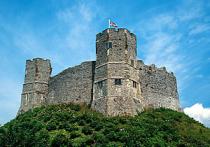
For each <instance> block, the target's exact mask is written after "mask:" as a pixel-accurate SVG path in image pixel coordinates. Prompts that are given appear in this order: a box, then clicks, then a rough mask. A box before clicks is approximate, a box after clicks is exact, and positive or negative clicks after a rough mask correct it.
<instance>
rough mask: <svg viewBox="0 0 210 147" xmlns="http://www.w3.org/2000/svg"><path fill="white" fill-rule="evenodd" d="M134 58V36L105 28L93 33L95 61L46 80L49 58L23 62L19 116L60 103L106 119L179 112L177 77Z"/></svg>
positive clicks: (48, 74)
mask: <svg viewBox="0 0 210 147" xmlns="http://www.w3.org/2000/svg"><path fill="white" fill-rule="evenodd" d="M136 55H137V47H136V36H135V35H134V34H133V33H131V32H130V31H128V30H127V29H122V28H119V29H114V28H109V29H106V30H104V31H103V32H101V33H99V34H97V35H96V61H87V62H83V63H82V64H80V65H78V66H75V67H70V68H68V69H65V70H64V71H62V72H61V73H59V74H57V75H55V76H53V77H51V76H50V75H51V71H52V69H51V64H50V61H49V60H44V59H41V58H35V59H33V60H27V61H26V74H25V81H24V85H23V91H22V96H21V106H20V109H19V112H18V113H22V112H25V111H27V110H29V109H33V108H34V107H38V106H41V105H47V104H60V103H78V104H81V103H85V104H87V105H89V106H91V108H92V109H94V110H96V111H99V112H101V113H103V114H106V115H109V116H117V115H135V114H137V113H138V112H142V111H143V110H144V109H146V108H159V107H165V108H170V109H173V110H177V111H178V110H179V109H180V106H179V97H178V92H177V84H176V77H175V76H174V75H173V73H169V72H167V71H166V68H165V67H163V68H157V67H155V65H145V64H144V63H143V61H141V60H137V59H136Z"/></svg>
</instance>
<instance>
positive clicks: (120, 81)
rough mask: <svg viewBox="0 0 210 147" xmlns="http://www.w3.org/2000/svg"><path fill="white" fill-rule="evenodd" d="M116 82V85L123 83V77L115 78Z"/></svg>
mask: <svg viewBox="0 0 210 147" xmlns="http://www.w3.org/2000/svg"><path fill="white" fill-rule="evenodd" d="M114 84H115V85H122V79H115V80H114Z"/></svg>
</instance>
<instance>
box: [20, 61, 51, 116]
mask: <svg viewBox="0 0 210 147" xmlns="http://www.w3.org/2000/svg"><path fill="white" fill-rule="evenodd" d="M50 74H51V64H50V60H48V59H47V60H44V59H42V58H35V59H33V60H27V61H26V70H25V80H24V84H23V91H22V95H21V106H20V109H19V112H18V113H22V112H25V111H27V110H29V109H32V108H34V107H37V106H41V105H42V104H44V103H45V99H46V96H47V94H48V82H49V79H50Z"/></svg>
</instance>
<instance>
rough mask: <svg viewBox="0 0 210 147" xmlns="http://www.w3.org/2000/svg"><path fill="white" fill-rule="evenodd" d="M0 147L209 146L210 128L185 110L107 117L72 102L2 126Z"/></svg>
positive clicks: (36, 111) (41, 108)
mask: <svg viewBox="0 0 210 147" xmlns="http://www.w3.org/2000/svg"><path fill="white" fill-rule="evenodd" d="M0 146H2V147H3V146H41V147H42V146H46V147H47V146H180V147H181V146H202V147H209V146H210V129H208V128H205V127H204V126H203V125H202V124H200V123H198V122H196V121H194V120H193V119H192V118H189V117H188V116H186V115H185V114H183V113H180V112H175V111H172V110H169V109H163V108H160V109H156V110H152V109H148V110H147V111H145V112H143V113H141V114H138V115H137V116H135V117H105V116H103V115H102V114H100V113H97V112H94V111H91V110H90V109H89V108H88V107H87V106H85V105H83V106H79V105H73V104H64V105H52V106H43V107H40V108H35V109H34V110H30V111H28V112H26V113H24V114H21V115H19V116H18V117H17V118H16V119H14V120H12V121H10V122H9V123H7V124H5V125H4V126H1V127H0Z"/></svg>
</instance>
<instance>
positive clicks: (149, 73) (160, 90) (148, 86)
mask: <svg viewBox="0 0 210 147" xmlns="http://www.w3.org/2000/svg"><path fill="white" fill-rule="evenodd" d="M139 77H140V84H141V92H142V96H143V98H144V105H145V106H144V107H145V108H147V107H152V108H159V107H165V108H170V109H173V110H179V99H178V92H177V84H176V78H175V76H174V75H173V73H168V72H167V71H166V69H165V67H163V68H156V67H155V65H150V66H147V65H143V64H142V66H141V67H140V68H139Z"/></svg>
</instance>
